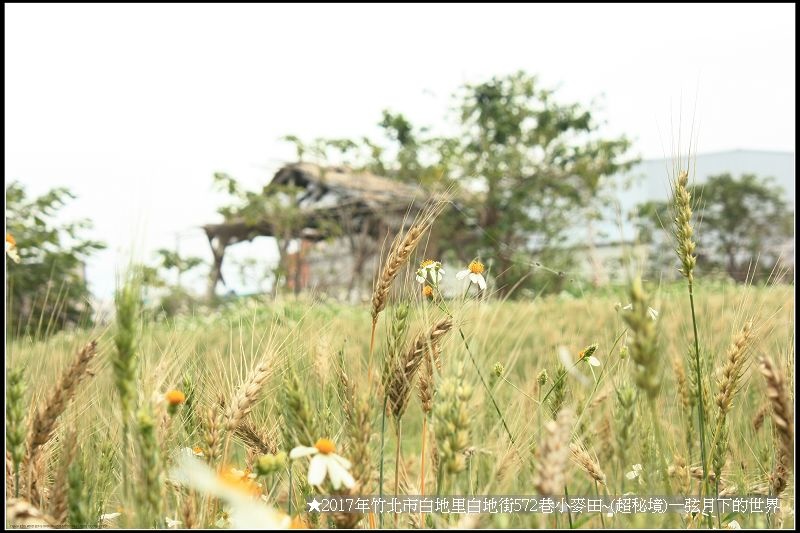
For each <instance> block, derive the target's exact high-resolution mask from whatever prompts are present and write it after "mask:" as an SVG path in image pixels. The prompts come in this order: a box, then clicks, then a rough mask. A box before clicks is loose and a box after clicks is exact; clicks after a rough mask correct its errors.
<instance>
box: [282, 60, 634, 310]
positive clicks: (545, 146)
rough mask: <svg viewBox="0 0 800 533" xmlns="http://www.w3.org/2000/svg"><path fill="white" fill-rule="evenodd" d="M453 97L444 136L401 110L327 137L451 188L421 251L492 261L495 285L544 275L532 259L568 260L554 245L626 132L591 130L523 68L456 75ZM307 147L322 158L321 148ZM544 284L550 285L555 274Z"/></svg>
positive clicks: (415, 178) (619, 159)
mask: <svg viewBox="0 0 800 533" xmlns="http://www.w3.org/2000/svg"><path fill="white" fill-rule="evenodd" d="M455 97H456V101H457V110H458V111H459V112H460V113H459V115H458V119H459V124H458V126H459V129H460V134H458V135H456V136H454V137H441V136H440V137H437V136H434V135H430V134H429V131H428V130H427V129H426V128H415V127H414V126H413V125H412V124H411V122H410V121H409V120H408V119H407V118H406V117H405V116H403V115H402V114H399V113H393V112H390V111H384V112H383V116H382V120H381V122H380V123H379V126H380V127H381V128H382V130H383V133H384V137H385V138H384V139H383V140H379V141H373V140H370V139H364V140H363V141H362V142H361V144H360V145H359V143H355V142H350V143H343V141H342V140H334V141H327V145H329V146H331V147H336V146H346V147H347V150H348V154H351V155H350V157H355V161H356V163H355V166H356V167H357V168H364V169H366V170H370V171H372V172H374V173H376V174H379V175H383V176H386V177H390V178H394V179H398V180H401V181H404V182H411V183H417V184H420V185H422V186H424V187H425V188H426V189H428V190H429V191H431V192H436V191H444V190H447V191H449V192H451V193H453V196H454V202H453V209H449V210H446V211H445V212H444V213H443V214H442V216H441V217H440V218H439V220H437V223H436V225H435V227H434V232H433V233H434V235H433V237H432V238H431V241H430V242H429V245H428V250H429V252H430V253H433V254H441V255H443V256H445V257H447V256H449V257H448V258H450V259H457V260H458V261H459V262H465V263H466V262H468V261H469V260H470V259H472V258H475V257H478V258H483V259H484V260H487V261H490V262H492V263H493V264H494V267H495V268H494V274H495V276H496V277H497V278H498V281H499V283H498V290H499V292H500V293H501V294H504V293H507V292H509V291H510V290H511V289H512V288H514V287H528V288H537V286H538V287H539V288H540V287H541V285H542V284H549V283H550V281H551V280H552V278H548V279H547V280H545V281H544V282H543V283H542V282H539V280H536V279H529V278H528V274H529V273H530V272H531V271H532V266H533V265H535V264H537V263H538V264H545V265H546V266H549V267H551V270H553V269H554V268H555V269H556V270H566V269H568V268H569V267H570V266H571V261H572V255H570V254H569V253H566V252H564V251H563V244H564V240H565V236H566V233H567V230H568V229H569V228H575V227H576V226H577V225H579V224H587V225H589V224H591V221H592V220H593V219H595V218H597V216H598V213H599V209H597V206H596V205H594V204H596V203H597V201H598V198H599V195H600V194H601V192H602V191H603V190H604V189H605V186H606V185H607V183H608V178H610V177H612V176H616V175H618V174H620V173H621V172H623V171H625V170H627V169H629V168H630V167H631V166H632V165H633V164H634V163H635V162H636V160H635V159H634V158H630V157H627V156H626V154H627V152H628V150H629V148H630V142H629V141H628V140H627V139H626V138H624V137H619V138H612V139H603V138H600V137H598V128H599V124H598V122H597V121H596V119H595V117H594V115H593V114H592V111H591V110H590V109H587V108H584V107H583V106H581V105H579V104H563V103H559V102H557V101H556V100H555V97H554V92H553V91H552V90H549V89H546V88H543V87H541V86H540V83H539V81H538V79H537V78H536V77H535V76H531V75H528V74H525V73H524V72H518V73H516V74H513V75H510V76H506V77H499V78H498V77H495V78H492V79H490V80H489V81H487V82H484V83H480V84H477V85H466V86H465V87H463V88H462V90H461V91H460V92H459V93H457V94H456V95H455ZM285 139H286V140H288V141H291V142H294V143H295V145H296V146H297V147H298V156H300V155H301V154H302V153H304V148H303V150H301V147H305V145H304V144H302V143H301V142H300V141H299V140H298V139H297V137H294V136H288V137H285ZM325 145H326V141H325V140H321V139H317V140H316V141H315V143H314V146H325ZM359 146H362V147H363V148H364V149H362V150H359ZM317 153H318V154H320V155H322V156H323V157H322V159H324V160H327V159H328V152H327V151H326V150H322V151H321V152H320V151H317ZM365 153H366V156H364V154H365ZM359 154H361V157H360V158H359V157H358V156H359ZM341 155H344V152H343V151H342V153H341ZM351 160H352V159H351ZM589 233H590V234H592V232H591V231H590V232H589ZM439 243H448V246H449V247H448V249H446V250H440V249H439ZM534 257H535V259H534ZM557 279H559V281H560V280H561V278H557ZM551 288H552V289H555V290H559V289H560V287H559V283H556V284H553V285H552V286H551Z"/></svg>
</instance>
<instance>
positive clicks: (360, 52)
mask: <svg viewBox="0 0 800 533" xmlns="http://www.w3.org/2000/svg"><path fill="white" fill-rule="evenodd" d="M4 9H5V30H6V34H5V45H6V52H5V60H6V64H5V65H6V66H5V75H6V76H5V79H6V84H5V90H6V92H5V111H6V122H5V133H6V136H5V138H6V142H5V150H6V152H5V155H6V164H5V177H6V180H19V181H21V182H23V183H24V184H25V185H27V186H28V188H29V190H30V191H31V192H32V193H41V192H43V191H45V190H47V189H48V188H50V187H54V186H67V187H69V188H70V189H71V190H72V191H74V192H75V193H76V194H77V195H78V197H79V198H78V200H76V201H74V202H73V203H72V204H71V206H70V208H69V209H68V210H67V211H66V212H65V215H66V216H73V217H74V216H87V217H90V218H92V219H93V221H94V224H95V231H94V236H95V237H96V238H99V239H101V240H103V241H105V242H107V243H108V245H109V249H108V250H107V251H105V252H103V253H101V254H98V255H97V256H96V257H95V258H94V259H93V260H92V262H91V263H90V265H89V268H88V275H89V279H90V282H91V285H92V287H93V289H94V291H95V293H96V295H97V296H99V297H101V298H107V297H108V296H109V295H110V294H111V293H112V291H113V288H114V277H115V270H116V268H117V267H118V266H123V265H124V264H125V260H124V255H125V254H126V253H128V252H129V251H130V249H131V247H132V245H135V247H136V249H137V253H138V255H139V256H140V257H144V258H146V259H151V258H152V252H153V250H155V249H157V248H159V247H170V246H174V243H175V240H176V233H180V234H181V244H180V248H181V252H184V253H192V254H196V255H201V256H203V257H210V252H209V251H208V245H207V242H206V241H205V238H204V236H203V234H202V233H201V232H200V231H199V230H198V229H197V227H198V226H200V225H202V224H204V223H208V222H214V221H217V220H218V215H217V214H216V212H215V210H216V208H217V207H218V206H219V205H220V202H221V198H222V197H221V196H220V195H219V194H217V193H215V192H214V191H213V190H212V186H211V185H212V174H213V173H214V172H215V171H225V172H228V173H230V174H232V175H234V176H236V177H237V178H239V179H241V180H242V181H243V182H244V183H245V184H246V185H248V186H250V187H260V186H261V185H263V183H265V182H266V181H267V180H268V179H269V178H270V177H271V176H272V173H273V172H274V171H275V170H276V169H277V168H278V166H279V165H280V164H281V163H282V162H286V161H288V160H290V159H291V158H292V157H293V153H294V152H293V149H292V147H291V146H290V145H288V144H286V143H283V142H279V141H278V139H279V137H281V136H282V135H285V134H290V133H291V134H295V135H298V136H300V137H301V138H304V139H313V138H315V137H319V136H335V137H360V136H362V135H371V134H375V133H376V123H377V122H378V120H379V119H380V112H381V110H382V109H385V108H391V109H393V110H395V111H400V112H403V113H405V114H406V115H407V116H408V117H409V118H411V120H412V121H413V122H414V123H416V124H420V125H423V124H424V125H430V126H433V127H442V125H443V123H444V120H445V118H446V116H445V113H446V110H447V108H448V106H449V105H450V103H451V100H450V98H449V96H450V94H452V92H453V91H454V90H455V89H457V88H458V87H459V86H460V85H462V84H463V83H465V82H477V81H481V80H483V79H485V78H487V77H489V76H492V75H502V74H507V73H510V72H514V71H516V70H519V69H523V70H526V71H528V72H531V73H536V74H539V75H540V77H541V80H542V81H543V82H544V83H545V84H546V85H549V86H553V87H559V88H560V89H559V93H558V94H559V95H560V98H561V99H563V100H565V101H569V100H572V101H579V102H581V103H584V104H589V103H590V102H592V101H597V102H598V103H599V107H600V116H601V117H602V118H603V119H604V120H605V121H606V122H607V126H606V131H608V132H610V133H613V134H618V133H625V134H626V135H628V136H630V137H632V138H633V139H634V140H635V148H636V152H637V153H638V154H640V155H642V156H644V157H660V156H662V155H664V154H665V152H666V154H667V155H669V152H670V149H669V143H670V140H671V138H672V132H671V130H670V119H671V118H672V119H675V120H677V118H678V117H679V109H680V108H681V106H682V108H683V112H682V114H683V117H684V121H687V120H690V119H691V116H692V113H693V108H694V106H695V102H696V117H697V121H698V123H699V132H700V133H699V143H698V149H699V151H701V152H709V151H716V150H727V149H734V148H747V149H765V150H788V151H794V143H795V136H794V128H795V119H794V116H795V104H794V101H795V51H794V50H795V24H794V20H795V15H794V12H795V7H794V5H793V4H784V5H764V4H761V5H749V6H748V5H740V4H730V5H697V4H689V5H673V6H665V5H646V6H631V5H612V6H597V5H583V6H581V5H572V6H560V5H497V4H493V5H461V6H458V5H449V4H448V5H415V6H410V5H373V6H367V5H344V6H329V5H302V6H293V5H283V6H276V5H249V4H248V5H208V4H202V5H186V4H179V5H71V6H70V5H24V4H11V5H9V4H6V5H5V8H4ZM244 246H246V245H243V247H242V248H241V250H240V251H239V252H236V253H235V254H234V256H233V257H234V258H235V257H236V256H240V257H241V256H244V255H248V254H249V255H253V254H257V255H258V256H260V257H264V258H265V260H266V259H268V258H269V256H271V253H272V250H271V247H270V245H269V243H265V242H261V243H260V244H257V245H252V246H251V247H250V248H249V249H245V248H244ZM237 248H238V247H237ZM234 249H235V248H234ZM226 262H227V259H226ZM231 281H235V280H233V279H231Z"/></svg>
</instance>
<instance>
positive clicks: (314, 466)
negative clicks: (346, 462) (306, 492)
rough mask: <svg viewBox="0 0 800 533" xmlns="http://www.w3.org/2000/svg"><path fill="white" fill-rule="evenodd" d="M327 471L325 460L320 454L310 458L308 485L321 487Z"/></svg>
mask: <svg viewBox="0 0 800 533" xmlns="http://www.w3.org/2000/svg"><path fill="white" fill-rule="evenodd" d="M327 471H328V461H327V458H326V457H325V456H324V455H322V454H317V455H315V456H314V457H312V458H311V463H310V464H309V465H308V484H309V485H311V486H313V487H318V486H319V485H322V482H323V481H325V474H326V473H327Z"/></svg>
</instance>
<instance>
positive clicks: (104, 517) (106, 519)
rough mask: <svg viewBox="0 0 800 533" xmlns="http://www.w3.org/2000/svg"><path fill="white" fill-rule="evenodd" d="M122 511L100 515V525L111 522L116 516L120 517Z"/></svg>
mask: <svg viewBox="0 0 800 533" xmlns="http://www.w3.org/2000/svg"><path fill="white" fill-rule="evenodd" d="M121 514H122V513H106V514H101V515H100V525H103V524H104V523H108V522H111V521H112V520H114V519H115V518H119V516H120V515H121Z"/></svg>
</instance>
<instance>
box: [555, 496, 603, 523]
mask: <svg viewBox="0 0 800 533" xmlns="http://www.w3.org/2000/svg"><path fill="white" fill-rule="evenodd" d="M564 499H565V500H566V501H569V492H567V486H566V485H564ZM600 514H603V513H600ZM567 520H568V521H569V528H570V529H575V528H574V527H573V525H572V512H570V509H569V506H567Z"/></svg>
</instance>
